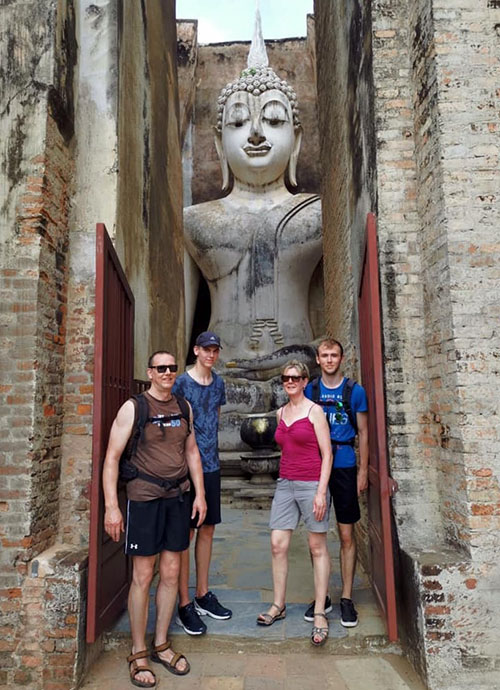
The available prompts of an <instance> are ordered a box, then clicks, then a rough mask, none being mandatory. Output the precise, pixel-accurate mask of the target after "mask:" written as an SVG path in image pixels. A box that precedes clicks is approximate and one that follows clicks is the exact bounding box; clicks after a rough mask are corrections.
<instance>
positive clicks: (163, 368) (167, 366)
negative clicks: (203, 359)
mask: <svg viewBox="0 0 500 690" xmlns="http://www.w3.org/2000/svg"><path fill="white" fill-rule="evenodd" d="M149 368H150V369H156V371H157V372H158V373H159V374H164V373H165V372H166V371H167V369H168V370H169V372H170V373H171V374H175V372H176V371H177V369H178V368H179V365H178V364H157V365H154V364H153V365H151V366H150V367H149Z"/></svg>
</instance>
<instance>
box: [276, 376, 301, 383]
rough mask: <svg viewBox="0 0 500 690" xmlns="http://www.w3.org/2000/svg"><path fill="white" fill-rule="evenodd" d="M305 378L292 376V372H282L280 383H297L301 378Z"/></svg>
mask: <svg viewBox="0 0 500 690" xmlns="http://www.w3.org/2000/svg"><path fill="white" fill-rule="evenodd" d="M303 378H305V376H294V375H292V374H288V375H287V374H282V375H281V382H282V383H287V381H293V383H298V382H299V381H300V380H301V379H303Z"/></svg>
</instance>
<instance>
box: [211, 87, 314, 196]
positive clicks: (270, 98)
mask: <svg viewBox="0 0 500 690" xmlns="http://www.w3.org/2000/svg"><path fill="white" fill-rule="evenodd" d="M300 143H301V130H300V127H297V126H294V120H293V113H292V106H291V104H290V101H289V100H288V98H287V96H286V95H285V94H284V93H283V92H282V91H281V90H278V89H270V90H267V91H264V92H263V93H261V94H258V95H253V94H251V93H249V92H248V91H236V92H233V93H232V94H231V95H230V96H229V97H228V98H227V101H226V103H225V104H224V110H223V118H222V132H221V133H219V132H217V131H216V146H217V152H218V154H219V158H220V160H221V166H222V172H223V189H225V188H227V186H228V179H229V175H228V168H229V169H230V170H231V172H232V173H233V175H234V177H235V178H236V179H237V180H239V181H240V182H243V183H245V184H249V185H252V186H256V187H259V186H264V185H268V184H270V183H272V182H275V181H276V180H278V179H279V178H280V177H281V176H282V175H283V174H284V173H285V171H286V169H287V166H290V167H289V178H290V181H291V183H292V184H296V181H295V168H296V161H297V157H298V153H299V149H300Z"/></svg>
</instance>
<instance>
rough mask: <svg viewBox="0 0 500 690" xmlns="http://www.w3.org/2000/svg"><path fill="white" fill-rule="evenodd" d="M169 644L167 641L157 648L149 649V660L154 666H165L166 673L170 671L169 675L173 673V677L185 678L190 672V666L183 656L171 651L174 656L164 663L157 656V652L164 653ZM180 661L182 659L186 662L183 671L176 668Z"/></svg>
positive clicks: (163, 660)
mask: <svg viewBox="0 0 500 690" xmlns="http://www.w3.org/2000/svg"><path fill="white" fill-rule="evenodd" d="M171 644H172V643H171V642H168V641H167V642H164V643H163V644H160V645H158V647H154V646H153V648H152V649H151V654H150V659H151V661H154V662H155V664H162V666H165V668H166V669H167V671H170V673H173V674H174V675H175V676H185V675H186V674H187V673H189V671H190V670H191V666H190V665H189V661H188V660H187V659H186V657H185V656H184V654H180V652H174V650H173V649H172V652H173V654H174V656H173V657H172V658H171V659H170V661H165V659H162V658H161V656H160V655H159V652H164V651H165V650H166V649H169V648H170V646H171ZM181 659H184V661H185V662H186V668H184V669H179V668H177V664H178V662H179V661H180V660H181Z"/></svg>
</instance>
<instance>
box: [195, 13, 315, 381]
mask: <svg viewBox="0 0 500 690" xmlns="http://www.w3.org/2000/svg"><path fill="white" fill-rule="evenodd" d="M214 131H215V145H216V148H217V153H218V156H219V159H220V164H221V170H222V188H223V189H230V192H229V194H228V195H227V196H226V197H224V198H222V199H218V200H214V201H209V202H205V203H202V204H197V205H195V206H190V207H188V208H186V209H185V211H184V228H185V242H186V247H187V250H188V252H189V254H190V256H191V257H192V259H193V260H194V263H195V264H196V266H197V267H198V269H199V271H200V272H201V273H202V275H203V276H204V278H205V280H206V282H207V284H208V287H209V291H210V299H211V315H210V325H209V328H210V330H213V331H215V332H216V333H218V335H219V336H220V338H221V341H222V345H223V349H222V352H221V363H226V364H227V363H231V364H232V365H233V366H234V365H236V366H237V367H240V368H245V367H247V368H252V367H257V368H258V367H259V366H260V367H262V369H263V370H265V369H266V368H267V369H271V368H272V363H273V361H274V363H275V364H276V363H277V362H276V356H275V355H276V352H279V351H280V350H282V349H283V348H287V350H286V352H287V354H289V353H290V351H291V350H293V348H294V347H295V348H297V349H300V348H301V347H303V346H305V345H307V344H308V343H310V342H311V341H312V340H313V334H312V329H311V325H310V321H309V287H310V283H311V277H312V275H313V272H314V270H315V268H316V266H317V264H318V262H319V261H320V258H321V254H322V241H321V202H320V199H319V197H318V196H317V195H315V194H306V193H300V194H292V193H291V192H290V191H288V189H287V186H286V184H285V175H287V176H288V182H289V184H290V186H291V187H294V186H296V184H297V183H296V165H297V158H298V154H299V150H300V146H301V140H302V128H301V125H300V120H299V110H298V105H297V97H296V94H295V92H294V90H293V89H292V87H291V86H290V85H289V84H288V83H287V82H286V81H285V80H283V79H281V78H280V77H278V76H277V75H276V74H275V73H274V72H273V70H272V69H271V68H270V67H269V66H268V60H267V54H266V51H265V46H264V42H263V40H262V33H261V30H260V16H259V13H258V12H257V19H256V31H255V34H254V39H253V41H252V46H251V49H250V53H249V57H248V67H247V68H246V69H245V70H243V72H242V73H241V75H240V76H239V77H238V78H237V79H235V81H233V82H231V83H229V84H227V85H226V86H225V87H224V88H223V89H222V91H221V93H220V96H219V99H218V119H217V123H216V125H215V127H214ZM188 327H189V314H188Z"/></svg>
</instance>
